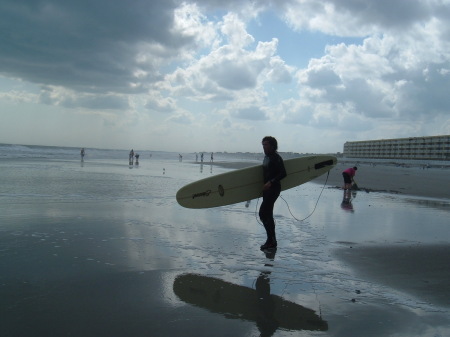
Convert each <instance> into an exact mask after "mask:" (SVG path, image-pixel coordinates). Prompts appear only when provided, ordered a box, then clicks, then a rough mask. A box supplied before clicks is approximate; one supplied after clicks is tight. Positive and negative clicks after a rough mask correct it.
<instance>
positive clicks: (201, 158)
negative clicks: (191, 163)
mask: <svg viewBox="0 0 450 337" xmlns="http://www.w3.org/2000/svg"><path fill="white" fill-rule="evenodd" d="M200 160H201V161H202V163H203V153H202V154H201V155H200Z"/></svg>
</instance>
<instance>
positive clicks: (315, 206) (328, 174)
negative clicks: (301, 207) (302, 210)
mask: <svg viewBox="0 0 450 337" xmlns="http://www.w3.org/2000/svg"><path fill="white" fill-rule="evenodd" d="M329 176H330V171H328V172H327V179H325V183H324V184H323V187H322V190H321V191H320V194H319V197H318V198H317V201H316V204H315V205H314V209H313V210H312V212H311V214H309V215H308V216H307V217H306V218H303V219H301V220H299V219H297V218H296V217H295V215H294V214H292V212H291V208H290V207H289V204H288V202H287V201H286V200H285V199H284V198H283V196H282V195H280V198H281V199H283V201H284V202H285V203H286V206H287V208H288V210H289V213H290V214H291V216H292V217H293V218H294V219H295V220H297V221H305V220H306V219H308V218H309V217H310V216H312V215H313V214H314V212H315V211H316V208H317V204H318V203H319V200H320V197H321V196H322V193H323V190H324V189H325V186H326V185H327V182H328V177H329Z"/></svg>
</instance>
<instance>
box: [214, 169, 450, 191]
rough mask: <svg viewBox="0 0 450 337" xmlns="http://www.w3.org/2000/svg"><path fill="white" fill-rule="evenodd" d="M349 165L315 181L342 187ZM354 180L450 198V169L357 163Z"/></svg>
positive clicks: (366, 186)
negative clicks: (343, 176) (343, 175)
mask: <svg viewBox="0 0 450 337" xmlns="http://www.w3.org/2000/svg"><path fill="white" fill-rule="evenodd" d="M214 165H218V166H222V167H226V168H232V169H239V168H244V167H248V166H253V165H258V163H255V162H236V163H225V162H223V163H221V162H217V163H214ZM348 167H350V165H348V164H345V163H340V162H338V164H337V165H336V166H335V167H334V168H333V169H332V170H331V171H330V174H329V175H323V176H321V177H318V178H316V179H315V180H313V182H316V183H320V184H323V183H325V180H327V179H328V180H327V186H330V187H336V188H342V186H343V184H344V182H343V178H342V171H343V170H345V169H346V168H348ZM355 181H356V183H357V185H358V188H359V189H360V190H362V191H366V192H385V193H394V194H404V195H415V196H421V197H428V198H445V199H449V198H450V188H449V186H450V168H429V169H422V168H419V167H401V166H395V165H387V164H386V165H383V164H377V165H375V166H374V165H372V164H369V163H361V164H358V171H357V172H356V176H355Z"/></svg>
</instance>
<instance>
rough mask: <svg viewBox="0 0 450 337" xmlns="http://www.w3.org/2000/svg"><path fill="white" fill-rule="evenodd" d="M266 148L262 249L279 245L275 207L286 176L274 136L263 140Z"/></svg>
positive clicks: (261, 216)
mask: <svg viewBox="0 0 450 337" xmlns="http://www.w3.org/2000/svg"><path fill="white" fill-rule="evenodd" d="M262 146H263V150H264V154H265V157H264V161H263V164H262V166H263V175H264V185H263V201H262V203H261V207H260V208H259V218H260V219H261V221H262V223H263V225H264V228H265V230H266V233H267V241H266V243H264V244H263V245H262V246H261V249H274V248H276V247H277V239H276V235H275V220H274V218H273V207H274V205H275V201H277V199H278V197H279V195H280V192H281V183H280V181H281V179H283V178H284V177H286V169H285V167H284V162H283V158H281V156H280V155H279V154H278V152H277V150H278V142H277V140H276V139H275V138H274V137H271V136H267V137H264V138H263V140H262Z"/></svg>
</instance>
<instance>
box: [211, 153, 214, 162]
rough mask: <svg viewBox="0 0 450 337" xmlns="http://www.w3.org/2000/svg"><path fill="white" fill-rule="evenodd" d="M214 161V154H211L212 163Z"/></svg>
mask: <svg viewBox="0 0 450 337" xmlns="http://www.w3.org/2000/svg"><path fill="white" fill-rule="evenodd" d="M213 161H214V153H212V152H211V163H212V162H213Z"/></svg>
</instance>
